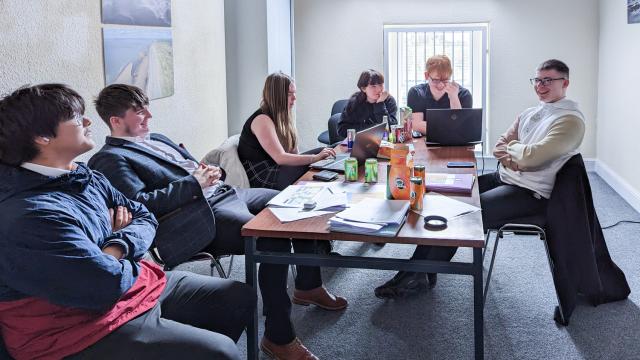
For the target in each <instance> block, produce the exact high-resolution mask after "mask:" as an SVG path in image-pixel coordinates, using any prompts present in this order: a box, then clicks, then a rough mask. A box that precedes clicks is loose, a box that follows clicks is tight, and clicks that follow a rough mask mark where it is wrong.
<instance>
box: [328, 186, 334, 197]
mask: <svg viewBox="0 0 640 360" xmlns="http://www.w3.org/2000/svg"><path fill="white" fill-rule="evenodd" d="M327 190H329V192H330V193H331V195H333V190H331V188H330V187H328V188H327Z"/></svg>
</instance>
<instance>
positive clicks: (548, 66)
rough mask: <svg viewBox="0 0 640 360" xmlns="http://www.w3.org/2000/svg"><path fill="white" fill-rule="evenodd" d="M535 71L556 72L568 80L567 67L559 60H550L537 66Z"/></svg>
mask: <svg viewBox="0 0 640 360" xmlns="http://www.w3.org/2000/svg"><path fill="white" fill-rule="evenodd" d="M536 70H537V71H540V70H556V71H557V72H559V73H561V74H562V75H564V76H565V77H566V78H567V79H568V78H569V67H568V66H567V64H565V63H563V62H562V61H560V60H556V59H550V60H547V61H545V62H543V63H542V64H540V65H538V68H537V69H536Z"/></svg>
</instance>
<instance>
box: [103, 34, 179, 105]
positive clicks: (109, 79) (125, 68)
mask: <svg viewBox="0 0 640 360" xmlns="http://www.w3.org/2000/svg"><path fill="white" fill-rule="evenodd" d="M102 37H103V47H104V51H103V53H104V78H105V83H106V85H109V84H116V83H117V84H130V85H135V86H137V87H139V88H141V89H143V90H145V92H146V93H147V95H148V96H149V98H151V99H158V98H162V97H167V96H171V95H173V90H174V88H173V44H172V36H171V30H170V29H149V28H145V29H102Z"/></svg>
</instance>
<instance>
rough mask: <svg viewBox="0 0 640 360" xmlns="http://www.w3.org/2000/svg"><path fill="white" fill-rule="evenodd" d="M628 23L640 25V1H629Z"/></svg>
mask: <svg viewBox="0 0 640 360" xmlns="http://www.w3.org/2000/svg"><path fill="white" fill-rule="evenodd" d="M627 23H628V24H637V23H640V0H627Z"/></svg>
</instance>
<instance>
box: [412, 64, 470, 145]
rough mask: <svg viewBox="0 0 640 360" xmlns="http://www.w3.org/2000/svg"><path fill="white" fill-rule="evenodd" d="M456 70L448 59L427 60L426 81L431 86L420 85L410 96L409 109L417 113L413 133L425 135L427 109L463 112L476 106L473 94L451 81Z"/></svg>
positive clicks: (413, 89) (414, 88)
mask: <svg viewBox="0 0 640 360" xmlns="http://www.w3.org/2000/svg"><path fill="white" fill-rule="evenodd" d="M452 74H453V69H452V68H451V60H449V57H447V55H434V56H432V57H430V58H429V59H427V62H426V66H425V70H424V78H425V80H427V82H425V83H422V84H418V85H416V86H414V87H412V88H411V89H409V93H408V94H407V106H409V107H410V108H411V110H413V113H412V115H411V122H412V126H413V129H414V130H416V131H419V132H421V133H422V134H425V133H426V131H427V121H428V119H426V118H425V113H426V110H427V109H462V108H470V107H472V106H473V98H472V97H471V93H470V92H469V90H467V89H465V88H463V87H462V86H460V85H459V84H457V83H456V82H455V81H452V80H451V75H452Z"/></svg>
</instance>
